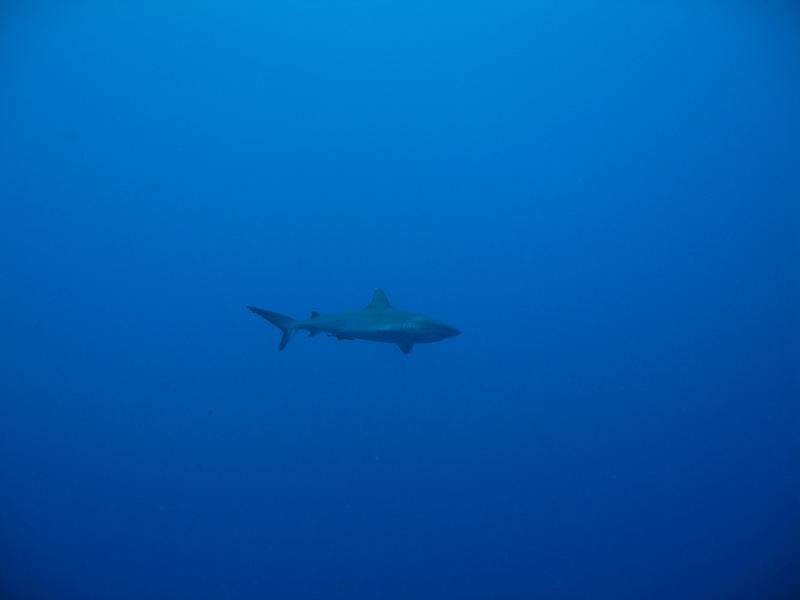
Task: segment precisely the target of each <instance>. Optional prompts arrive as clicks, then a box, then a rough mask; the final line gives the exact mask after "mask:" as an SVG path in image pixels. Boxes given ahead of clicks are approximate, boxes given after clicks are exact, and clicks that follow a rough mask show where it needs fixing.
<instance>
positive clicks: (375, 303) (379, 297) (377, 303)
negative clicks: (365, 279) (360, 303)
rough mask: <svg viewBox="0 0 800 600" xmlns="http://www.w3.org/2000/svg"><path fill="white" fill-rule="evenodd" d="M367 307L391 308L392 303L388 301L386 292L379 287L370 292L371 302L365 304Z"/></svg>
mask: <svg viewBox="0 0 800 600" xmlns="http://www.w3.org/2000/svg"><path fill="white" fill-rule="evenodd" d="M367 308H375V309H378V308H392V305H391V304H390V303H389V299H388V298H387V297H386V294H384V293H383V290H382V289H381V288H378V289H377V290H375V293H374V294H372V302H370V303H369V304H368V305H367Z"/></svg>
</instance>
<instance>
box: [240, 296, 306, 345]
mask: <svg viewBox="0 0 800 600" xmlns="http://www.w3.org/2000/svg"><path fill="white" fill-rule="evenodd" d="M247 308H248V309H250V310H251V311H253V312H254V313H256V314H257V315H258V316H260V317H264V318H265V319H266V320H267V321H269V322H270V323H272V324H273V325H275V327H277V328H278V329H280V330H281V332H283V337H282V338H281V343H280V345H279V346H278V350H283V349H284V348H286V344H288V343H289V340H291V339H292V336H293V335H294V324H295V320H294V319H293V318H292V317H287V316H286V315H282V314H280V313H276V312H272V311H269V310H264V309H263V308H256V307H255V306H248V307H247Z"/></svg>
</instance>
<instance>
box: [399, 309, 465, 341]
mask: <svg viewBox="0 0 800 600" xmlns="http://www.w3.org/2000/svg"><path fill="white" fill-rule="evenodd" d="M403 330H404V331H405V332H406V333H408V334H409V335H411V336H412V337H413V338H414V340H415V341H416V342H423V343H424V342H438V341H439V340H445V339H447V338H451V337H455V336H457V335H459V334H460V333H461V332H460V331H459V330H458V329H456V328H455V327H452V326H450V325H447V324H446V323H442V322H441V321H437V320H436V319H433V318H431V317H427V316H425V315H414V316H413V317H411V318H409V319H407V320H406V321H403Z"/></svg>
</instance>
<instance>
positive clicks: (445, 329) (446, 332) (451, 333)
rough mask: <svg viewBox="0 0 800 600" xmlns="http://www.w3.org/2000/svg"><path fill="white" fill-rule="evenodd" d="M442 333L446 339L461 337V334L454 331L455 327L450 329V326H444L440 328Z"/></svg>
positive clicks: (456, 330)
mask: <svg viewBox="0 0 800 600" xmlns="http://www.w3.org/2000/svg"><path fill="white" fill-rule="evenodd" d="M442 333H443V334H444V337H446V338H449V337H456V336H457V335H461V332H460V331H459V330H458V329H456V328H455V327H451V326H450V325H445V326H444V327H443V328H442Z"/></svg>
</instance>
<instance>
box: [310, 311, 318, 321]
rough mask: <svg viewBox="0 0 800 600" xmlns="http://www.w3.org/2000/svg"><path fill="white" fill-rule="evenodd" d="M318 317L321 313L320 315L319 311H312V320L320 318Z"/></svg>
mask: <svg viewBox="0 0 800 600" xmlns="http://www.w3.org/2000/svg"><path fill="white" fill-rule="evenodd" d="M318 316H319V313H318V312H317V311H315V310H312V311H311V318H312V319H313V318H314V317H318Z"/></svg>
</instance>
